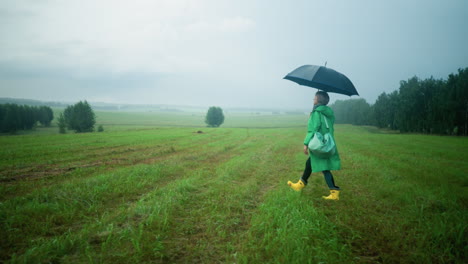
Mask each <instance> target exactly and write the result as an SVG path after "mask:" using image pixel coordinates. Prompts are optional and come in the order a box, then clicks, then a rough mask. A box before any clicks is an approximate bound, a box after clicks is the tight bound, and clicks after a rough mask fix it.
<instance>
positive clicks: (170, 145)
mask: <svg viewBox="0 0 468 264" xmlns="http://www.w3.org/2000/svg"><path fill="white" fill-rule="evenodd" d="M127 133H128V134H129V135H125V136H122V132H118V133H109V134H107V135H106V134H94V136H93V137H84V138H79V140H70V141H68V140H64V141H63V142H62V143H61V147H60V148H55V147H52V148H49V147H48V146H49V145H48V144H47V145H44V144H43V149H44V150H43V152H49V153H51V152H54V151H55V153H54V154H51V155H49V156H52V157H49V158H48V159H47V160H46V161H41V160H40V159H38V160H37V159H26V160H25V159H19V160H18V161H17V162H16V163H19V164H21V168H18V166H19V165H18V164H16V165H15V164H12V165H10V166H8V167H3V168H2V170H1V171H2V172H1V173H0V180H2V179H3V181H4V182H5V185H4V186H2V187H1V188H0V190H1V193H2V198H3V199H6V198H11V197H12V196H15V195H23V194H25V193H27V192H28V190H29V191H30V190H32V188H33V189H34V190H37V189H38V188H40V187H41V186H50V185H55V184H60V183H61V182H62V181H70V179H72V178H76V179H84V178H87V177H90V176H92V175H94V174H96V173H103V172H105V171H109V170H112V169H114V168H118V167H126V166H131V165H135V164H139V163H146V164H152V163H156V162H161V161H163V160H167V159H169V158H171V157H173V156H175V158H176V159H177V158H178V157H179V155H183V156H184V158H185V157H186V156H187V155H190V154H193V153H194V152H195V153H199V152H200V148H204V147H205V146H208V145H210V146H215V145H216V144H217V142H218V141H220V140H222V139H223V138H224V137H229V135H230V133H232V132H231V131H230V130H225V131H224V132H223V133H217V131H216V130H214V129H211V130H209V131H208V132H207V133H204V134H194V133H193V131H192V130H189V129H177V130H170V129H156V130H154V131H144V133H141V134H139V133H135V132H133V133H129V132H127ZM242 134H243V132H240V135H242ZM115 138H118V140H116V139H115ZM135 138H138V140H137V141H136V140H135ZM89 142H92V143H93V144H89ZM143 142H144V144H143ZM137 143H138V145H137ZM111 144H115V145H111ZM91 146H94V147H91ZM96 146H99V147H96ZM66 148H70V149H71V150H69V151H68V152H65V153H64V152H63V151H62V149H66ZM27 149H28V147H21V144H18V145H17V147H16V149H13V150H16V151H18V152H23V151H27ZM212 150H213V149H211V151H212ZM29 151H31V152H32V153H35V154H33V155H34V156H40V155H38V153H37V152H34V150H29ZM2 153H3V155H7V152H2ZM86 153H87V154H86ZM193 155H194V156H198V157H197V159H200V158H203V157H204V155H200V154H193ZM24 180H34V181H36V182H35V183H34V184H32V183H30V182H27V181H26V182H25V181H24ZM9 183H10V184H9Z"/></svg>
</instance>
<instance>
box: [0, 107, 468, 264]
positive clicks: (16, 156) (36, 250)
mask: <svg viewBox="0 0 468 264" xmlns="http://www.w3.org/2000/svg"><path fill="white" fill-rule="evenodd" d="M231 117H232V118H231V119H229V116H227V117H226V124H225V126H223V127H221V128H206V127H204V126H203V125H204V124H203V116H202V115H201V114H198V115H197V114H193V115H187V114H185V115H184V114H165V115H160V116H159V115H158V114H157V113H152V114H148V113H146V114H138V113H126V114H124V115H122V114H121V113H120V114H117V113H111V112H102V113H98V124H104V128H105V132H102V133H88V134H73V133H69V134H65V135H61V134H57V133H56V130H57V128H54V131H52V130H51V129H49V130H48V129H38V131H36V132H34V133H28V134H26V135H16V136H1V137H0V145H1V146H2V148H1V149H0V197H1V198H0V199H1V200H0V225H1V226H0V237H1V238H2V239H1V242H0V262H6V263H466V262H467V257H468V256H467V253H468V247H467V245H468V243H467V242H468V241H467V237H468V235H467V226H468V214H467V205H468V191H467V186H468V177H467V175H468V151H467V150H468V139H467V138H457V137H440V136H426V135H401V134H396V133H387V132H386V131H381V130H378V129H375V128H372V127H355V126H349V125H337V126H336V132H335V134H336V135H335V136H336V141H337V144H338V147H339V151H340V155H341V159H342V170H340V171H337V172H335V173H334V175H335V178H336V182H337V184H338V185H339V186H340V187H341V188H342V189H343V191H342V194H341V197H340V198H341V200H340V201H325V200H323V199H322V198H321V196H322V195H325V194H327V188H326V185H325V183H324V180H323V176H322V175H321V174H314V175H312V176H311V179H310V184H309V185H308V186H307V187H306V188H305V189H304V190H303V191H302V192H301V193H297V192H294V191H292V190H290V189H289V187H288V186H287V185H286V182H287V181H288V180H294V181H295V180H297V179H298V178H299V176H300V175H301V173H302V170H303V166H304V162H305V159H306V156H305V155H304V154H302V140H303V137H304V135H305V134H304V133H305V131H304V127H305V122H306V120H307V116H305V115H304V116H286V115H276V116H273V115H269V116H268V115H265V116H263V115H237V116H235V115H233V116H231ZM183 126H186V127H183ZM199 130H201V131H203V133H196V132H197V131H199Z"/></svg>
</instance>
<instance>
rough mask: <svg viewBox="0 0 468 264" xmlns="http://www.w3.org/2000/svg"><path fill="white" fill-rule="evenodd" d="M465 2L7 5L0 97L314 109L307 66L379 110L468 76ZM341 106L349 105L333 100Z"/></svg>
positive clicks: (0, 14) (0, 10)
mask: <svg viewBox="0 0 468 264" xmlns="http://www.w3.org/2000/svg"><path fill="white" fill-rule="evenodd" d="M467 10H468V2H466V1H461V0H460V1H422V0H421V1H410V2H408V1H391V2H374V1H372V2H370V1H352V2H351V1H327V2H322V1H246V0H240V1H215V0H198V1H189V0H172V1H169V0H158V1H143V0H138V1H131V2H129V1H120V0H119V1H110V0H109V1H91V0H83V1H53V0H50V1H5V2H4V3H2V5H1V7H0V34H1V35H2V36H3V37H2V39H0V89H1V90H0V96H11V97H22V98H31V99H53V100H81V99H88V100H100V101H109V102H129V103H155V104H158V103H177V104H189V105H221V106H223V105H226V106H258V107H270V106H277V107H297V108H309V107H310V104H311V97H312V96H313V93H314V92H315V89H310V88H307V87H302V86H298V85H296V84H294V83H292V82H288V81H286V80H282V77H283V76H284V75H285V74H287V73H288V72H290V71H291V70H293V69H294V68H296V67H298V66H300V65H303V64H323V63H325V61H328V66H329V67H332V68H334V69H336V70H338V71H341V72H343V73H345V74H346V75H347V76H348V77H349V78H350V79H351V80H352V81H353V83H354V84H355V86H356V87H357V89H358V91H359V93H360V94H361V96H362V97H363V98H365V99H367V100H368V101H369V102H373V101H374V100H375V99H376V98H377V96H378V95H379V94H380V93H382V92H384V91H386V92H390V91H392V90H395V89H397V88H398V86H399V81H400V80H403V79H408V78H410V77H412V76H413V75H418V76H419V77H421V78H427V77H430V76H431V75H433V76H434V77H435V78H445V77H447V75H448V74H450V73H452V72H455V71H456V70H457V69H458V68H460V67H467V66H468V65H467V64H466V62H467V61H468V51H467V49H466V47H467V46H468V34H464V30H465V28H466V27H467V26H468V22H467V21H466V17H467V15H468V11H467ZM332 98H334V99H345V98H346V97H344V96H339V95H332Z"/></svg>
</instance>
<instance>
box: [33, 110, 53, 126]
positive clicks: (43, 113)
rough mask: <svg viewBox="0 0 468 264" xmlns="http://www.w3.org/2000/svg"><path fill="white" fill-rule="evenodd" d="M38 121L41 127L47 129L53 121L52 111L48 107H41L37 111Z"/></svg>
mask: <svg viewBox="0 0 468 264" xmlns="http://www.w3.org/2000/svg"><path fill="white" fill-rule="evenodd" d="M37 112H38V118H37V119H38V121H39V123H41V124H42V125H43V126H47V127H49V126H50V124H51V122H52V120H53V119H54V113H53V111H52V108H50V107H48V106H41V107H39V109H38V111H37Z"/></svg>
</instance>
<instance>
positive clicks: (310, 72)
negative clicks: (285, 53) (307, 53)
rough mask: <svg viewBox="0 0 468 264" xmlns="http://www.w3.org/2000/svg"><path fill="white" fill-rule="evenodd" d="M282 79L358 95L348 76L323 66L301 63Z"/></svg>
mask: <svg viewBox="0 0 468 264" xmlns="http://www.w3.org/2000/svg"><path fill="white" fill-rule="evenodd" d="M283 79H286V80H290V81H293V82H296V83H298V84H300V85H305V86H310V87H314V88H317V89H320V90H322V91H325V92H330V93H339V94H345V95H349V96H351V95H359V94H358V92H357V91H356V88H355V87H354V85H353V83H352V82H351V81H350V80H349V79H348V77H346V76H345V75H344V74H342V73H339V72H337V71H335V70H333V69H330V68H327V67H324V66H316V65H303V66H301V67H299V68H297V69H295V70H294V71H292V72H291V73H289V74H288V75H286V76H285V77H284V78H283Z"/></svg>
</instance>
